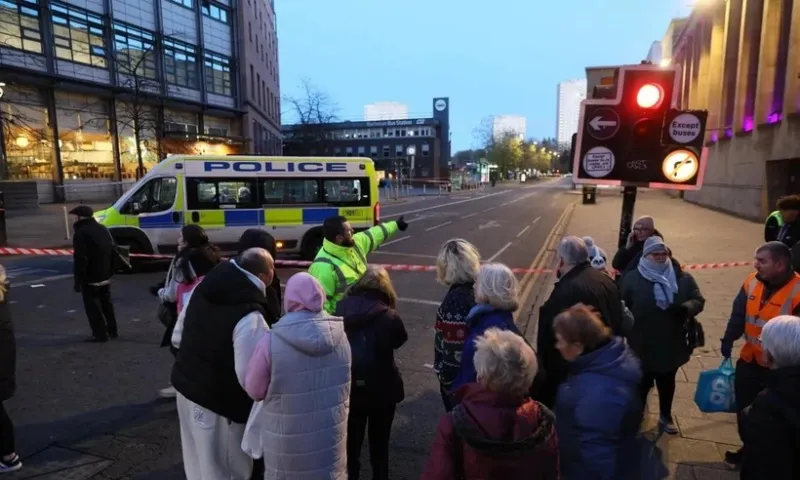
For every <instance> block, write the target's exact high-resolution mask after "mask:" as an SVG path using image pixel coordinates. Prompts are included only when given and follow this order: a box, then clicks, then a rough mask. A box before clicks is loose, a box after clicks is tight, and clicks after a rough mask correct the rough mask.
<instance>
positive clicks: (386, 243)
mask: <svg viewBox="0 0 800 480" xmlns="http://www.w3.org/2000/svg"><path fill="white" fill-rule="evenodd" d="M409 238H411V235H409V236H407V237H401V238H398V239H397V240H392V241H389V242H384V243H382V244H381V247H385V246H387V245H391V244H393V243H398V242H402V241H403V240H408V239H409Z"/></svg>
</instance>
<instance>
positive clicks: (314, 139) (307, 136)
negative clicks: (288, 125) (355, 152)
mask: <svg viewBox="0 0 800 480" xmlns="http://www.w3.org/2000/svg"><path fill="white" fill-rule="evenodd" d="M283 102H284V104H285V105H288V106H289V108H290V113H291V114H292V115H293V116H294V118H293V119H292V120H290V121H291V122H294V123H293V127H292V130H291V138H290V139H288V140H289V141H288V142H287V145H288V150H290V152H288V153H289V154H291V153H292V152H293V151H294V152H297V153H310V152H312V151H313V152H319V153H321V154H324V153H325V152H326V151H327V150H328V147H329V143H330V141H331V140H332V136H331V130H330V128H329V124H331V123H333V122H335V121H337V119H338V117H337V112H338V107H337V106H336V104H335V103H333V102H332V101H331V99H330V97H328V95H327V94H326V93H324V92H322V91H320V90H318V89H317V88H316V87H314V85H312V84H311V82H309V81H308V80H303V81H302V83H301V93H300V95H299V96H297V97H291V96H285V97H284V98H283Z"/></svg>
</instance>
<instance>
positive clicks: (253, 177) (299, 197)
mask: <svg viewBox="0 0 800 480" xmlns="http://www.w3.org/2000/svg"><path fill="white" fill-rule="evenodd" d="M335 215H342V216H344V217H347V219H348V220H349V221H350V223H351V224H352V226H353V228H354V229H357V230H362V229H365V228H369V227H372V226H374V225H377V224H378V222H379V220H380V205H379V203H378V183H377V176H376V174H375V167H374V165H373V163H372V160H370V159H368V158H341V157H337V158H314V157H262V156H245V155H241V156H239V155H228V156H210V155H209V156H206V155H204V156H186V155H174V156H170V157H168V158H166V159H165V160H164V161H163V162H161V163H159V164H158V165H156V166H155V167H153V168H152V170H151V171H150V172H148V174H147V175H146V176H145V177H144V178H142V179H141V180H140V181H139V182H137V183H136V184H135V185H134V186H133V187H132V188H131V189H130V190H128V191H127V192H126V193H125V194H124V195H123V196H122V197H120V198H119V200H117V201H116V202H115V203H114V204H113V205H112V206H111V207H109V208H107V209H105V210H102V211H98V212H96V213H95V218H96V219H97V221H99V222H100V223H102V224H103V225H105V226H107V227H108V228H109V230H110V231H111V235H112V236H113V237H114V239H115V240H116V242H117V243H118V244H119V245H123V246H127V247H129V248H130V251H131V253H144V254H172V253H175V252H176V250H177V241H178V235H179V234H180V229H181V227H183V226H184V225H189V224H197V225H200V226H202V227H203V229H205V231H206V233H207V234H208V237H209V239H210V240H211V242H212V243H214V244H216V245H217V246H219V247H220V249H221V250H223V251H225V252H231V251H236V243H237V241H238V239H239V237H240V236H241V234H242V232H244V231H245V230H247V229H248V228H263V229H265V230H267V231H268V232H269V233H270V234H272V236H273V237H275V240H276V241H277V244H278V249H279V251H282V252H286V253H296V254H301V255H302V256H303V257H304V258H306V259H313V257H314V256H315V255H316V253H317V251H318V250H319V248H320V247H321V246H322V222H323V221H324V220H325V219H326V218H328V217H331V216H335Z"/></svg>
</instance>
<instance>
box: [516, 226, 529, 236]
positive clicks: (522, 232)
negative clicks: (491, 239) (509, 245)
mask: <svg viewBox="0 0 800 480" xmlns="http://www.w3.org/2000/svg"><path fill="white" fill-rule="evenodd" d="M529 228H531V226H530V225H526V226H525V228H523V229H522V230H521V231H520V232H519V233H518V234H517V238H519V237H521V236H523V235H525V232H527V231H528V229H529Z"/></svg>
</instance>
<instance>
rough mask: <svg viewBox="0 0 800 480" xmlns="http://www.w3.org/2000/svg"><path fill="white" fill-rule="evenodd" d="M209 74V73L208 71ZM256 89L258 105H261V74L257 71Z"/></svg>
mask: <svg viewBox="0 0 800 480" xmlns="http://www.w3.org/2000/svg"><path fill="white" fill-rule="evenodd" d="M206 75H208V73H206ZM256 89H257V90H258V106H259V107H260V106H261V97H262V95H261V74H260V73H256Z"/></svg>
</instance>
